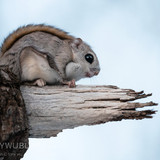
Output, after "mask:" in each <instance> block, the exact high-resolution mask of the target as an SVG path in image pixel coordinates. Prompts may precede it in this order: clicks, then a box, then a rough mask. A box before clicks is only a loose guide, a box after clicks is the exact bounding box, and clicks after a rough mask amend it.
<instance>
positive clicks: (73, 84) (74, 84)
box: [63, 79, 76, 88]
mask: <svg viewBox="0 0 160 160" xmlns="http://www.w3.org/2000/svg"><path fill="white" fill-rule="evenodd" d="M63 84H65V85H68V86H69V88H75V87H76V82H75V80H74V79H72V80H71V81H64V82H63Z"/></svg>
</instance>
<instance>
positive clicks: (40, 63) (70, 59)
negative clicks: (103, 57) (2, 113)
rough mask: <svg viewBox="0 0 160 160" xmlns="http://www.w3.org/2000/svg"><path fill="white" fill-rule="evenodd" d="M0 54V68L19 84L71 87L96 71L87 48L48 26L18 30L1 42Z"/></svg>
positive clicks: (93, 56)
mask: <svg viewBox="0 0 160 160" xmlns="http://www.w3.org/2000/svg"><path fill="white" fill-rule="evenodd" d="M0 52H1V54H0V66H7V67H8V68H9V70H10V71H11V72H13V73H14V74H15V75H16V76H17V77H18V79H19V81H20V82H22V83H24V82H30V84H32V85H38V86H44V85H46V84H52V85H53V84H67V85H69V87H75V81H78V80H80V79H81V78H85V77H93V76H95V75H98V73H99V72H100V66H99V61H98V58H97V56H96V54H95V53H94V52H93V50H92V49H91V47H90V46H89V45H87V44H86V43H85V42H83V40H82V39H80V38H75V37H74V36H71V35H69V34H68V33H67V32H64V31H62V30H60V29H58V28H55V27H52V26H48V25H42V24H40V25H27V26H24V27H20V28H18V29H17V30H16V31H14V32H13V33H11V34H10V35H9V36H8V37H7V38H6V39H5V40H4V42H3V43H2V46H1V49H0Z"/></svg>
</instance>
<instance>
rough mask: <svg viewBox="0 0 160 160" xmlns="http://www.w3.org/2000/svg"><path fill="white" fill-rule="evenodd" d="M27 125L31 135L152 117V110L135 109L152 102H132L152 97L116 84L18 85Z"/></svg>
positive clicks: (56, 132) (40, 135)
mask: <svg viewBox="0 0 160 160" xmlns="http://www.w3.org/2000/svg"><path fill="white" fill-rule="evenodd" d="M21 91H22V95H23V98H24V101H25V104H26V109H27V113H28V119H29V125H30V131H29V132H30V137H41V138H42V137H51V136H56V135H57V134H58V133H59V132H61V131H62V130H63V129H67V128H74V127H77V126H82V125H94V124H100V123H105V122H109V121H119V120H122V119H143V118H151V117H152V114H153V113H155V111H153V110H143V111H137V110H136V109H137V108H143V107H145V106H153V105H156V104H155V103H153V102H148V103H138V102H131V101H134V100H137V99H140V98H145V97H148V96H151V94H144V93H143V91H141V92H135V91H134V90H131V89H120V88H118V87H116V86H77V87H76V88H68V87H67V86H46V87H43V88H38V87H29V86H21Z"/></svg>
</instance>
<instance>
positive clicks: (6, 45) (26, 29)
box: [1, 24, 74, 55]
mask: <svg viewBox="0 0 160 160" xmlns="http://www.w3.org/2000/svg"><path fill="white" fill-rule="evenodd" d="M37 31H41V32H46V33H50V34H52V35H55V36H57V37H59V38H60V39H74V37H73V36H71V35H68V33H67V32H64V31H63V30H60V29H58V28H55V27H52V26H47V25H43V24H39V25H27V26H23V27H20V28H18V29H17V30H16V31H14V32H13V33H11V34H10V35H9V36H8V37H7V38H6V39H5V40H4V42H3V44H2V46H1V53H2V55H3V54H4V53H5V52H6V51H7V50H8V49H10V48H11V47H12V45H13V44H14V43H15V42H16V41H17V40H18V39H20V38H21V37H23V36H25V35H27V34H30V33H32V32H37Z"/></svg>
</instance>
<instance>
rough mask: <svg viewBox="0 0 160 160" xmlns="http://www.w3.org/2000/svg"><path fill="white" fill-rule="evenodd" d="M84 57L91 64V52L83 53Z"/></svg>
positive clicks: (92, 58)
mask: <svg viewBox="0 0 160 160" xmlns="http://www.w3.org/2000/svg"><path fill="white" fill-rule="evenodd" d="M85 59H86V61H87V62H89V63H90V64H92V63H93V60H94V57H93V55H91V54H86V55H85Z"/></svg>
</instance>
